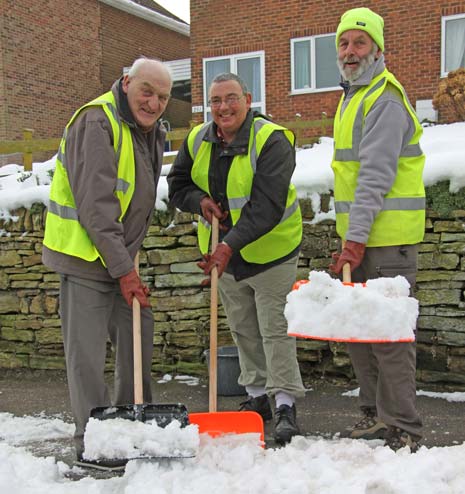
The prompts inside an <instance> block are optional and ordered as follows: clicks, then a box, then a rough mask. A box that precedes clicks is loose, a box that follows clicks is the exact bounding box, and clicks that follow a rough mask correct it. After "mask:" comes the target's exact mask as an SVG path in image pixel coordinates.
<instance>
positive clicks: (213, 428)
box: [189, 412, 265, 442]
mask: <svg viewBox="0 0 465 494" xmlns="http://www.w3.org/2000/svg"><path fill="white" fill-rule="evenodd" d="M189 422H190V423H191V424H197V425H198V426H199V433H200V434H203V433H207V434H208V435H210V436H211V437H217V436H222V435H224V434H247V433H256V434H260V441H262V442H263V441H264V440H265V434H264V428H263V419H262V417H261V415H260V414H258V413H257V412H202V413H190V414H189Z"/></svg>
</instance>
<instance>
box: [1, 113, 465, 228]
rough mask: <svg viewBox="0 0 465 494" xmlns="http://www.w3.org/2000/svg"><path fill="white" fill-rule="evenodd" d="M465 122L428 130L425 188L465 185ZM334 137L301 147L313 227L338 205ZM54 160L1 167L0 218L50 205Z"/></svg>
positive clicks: (300, 189) (300, 170) (161, 186)
mask: <svg viewBox="0 0 465 494" xmlns="http://www.w3.org/2000/svg"><path fill="white" fill-rule="evenodd" d="M464 135H465V122H458V123H454V124H449V125H433V126H430V127H425V128H424V129H423V136H422V138H421V141H420V144H421V147H422V149H423V151H424V153H425V155H426V163H425V170H424V173H423V179H424V182H425V185H432V184H434V183H437V182H438V181H441V180H450V187H449V189H450V192H451V193H456V192H458V191H459V190H460V189H461V188H462V187H465V166H464V164H465V146H464V145H463V136H464ZM332 154H333V139H332V138H330V137H322V138H321V140H320V143H319V144H316V145H314V146H313V147H312V148H310V149H301V148H299V149H297V152H296V169H295V171H294V175H293V176H292V183H293V184H294V185H295V187H296V189H297V194H298V196H299V198H309V199H311V202H312V207H313V211H314V212H315V218H314V220H312V223H316V222H319V221H322V220H324V219H326V218H331V219H334V218H335V213H334V205H333V203H331V205H330V206H331V209H330V211H329V212H322V211H321V210H320V209H321V207H320V206H321V201H320V194H326V193H328V192H329V191H330V190H331V189H332V187H333V172H332V170H331V166H330V165H331V158H332ZM54 168H55V158H52V159H50V160H48V161H46V162H44V163H34V164H33V170H32V172H24V171H23V167H22V166H19V165H15V164H12V165H7V166H3V167H1V168H0V218H3V219H9V218H11V219H12V220H14V218H13V217H12V215H11V214H10V211H11V210H14V209H16V208H19V207H21V206H25V207H30V206H31V205H32V204H33V203H35V202H40V203H43V204H46V205H48V195H49V191H50V181H51V175H52V170H53V169H54ZM169 169H170V165H164V166H163V169H162V174H161V177H160V181H159V183H158V190H157V202H156V205H155V206H156V208H157V209H159V210H164V209H166V204H167V201H168V184H167V182H166V175H167V174H168V171H169Z"/></svg>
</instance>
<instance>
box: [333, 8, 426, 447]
mask: <svg viewBox="0 0 465 494" xmlns="http://www.w3.org/2000/svg"><path fill="white" fill-rule="evenodd" d="M383 28H384V21H383V18H382V17H381V16H379V15H378V14H376V13H375V12H373V11H371V10H370V9H368V8H356V9H351V10H349V11H347V12H346V13H345V14H344V15H343V16H342V17H341V21H340V24H339V26H338V28H337V33H336V48H337V54H338V66H339V70H340V73H341V75H342V79H343V82H342V87H343V89H344V93H343V95H342V97H341V100H340V103H339V107H338V109H337V113H336V116H335V119H334V121H335V124H334V142H335V150H334V157H333V162H332V168H333V171H334V177H335V181H334V197H335V208H336V227H337V232H338V234H339V235H340V237H341V238H342V239H343V240H345V246H344V247H343V249H342V252H341V254H340V255H339V254H335V256H334V257H335V260H336V262H335V264H333V265H332V266H331V268H332V270H333V271H334V272H336V273H340V272H341V270H342V267H343V265H344V264H346V263H349V264H350V269H351V271H352V281H355V282H364V281H366V280H367V279H370V278H378V277H394V276H397V275H402V276H404V277H405V278H406V279H407V280H408V281H409V283H410V285H411V286H412V287H413V285H414V284H415V278H416V271H417V245H418V243H419V242H421V241H422V239H423V235H424V227H425V211H424V210H425V191H424V186H423V182H422V172H423V166H424V162H425V157H424V155H423V153H422V150H421V148H420V145H419V140H420V137H421V135H422V127H421V126H420V124H419V122H418V119H417V117H416V115H415V113H414V111H413V109H412V107H411V105H410V103H409V101H408V99H407V96H406V94H405V91H404V88H403V87H402V85H401V84H400V83H399V82H398V81H397V79H396V78H395V77H394V75H393V74H392V73H391V72H389V71H388V70H387V69H386V67H385V65H384V56H383V51H384V35H383ZM361 324H363V321H361ZM348 347H349V354H350V357H351V360H352V364H353V366H354V369H355V374H356V377H357V379H358V382H359V384H360V408H361V410H362V412H363V415H364V416H363V418H362V420H361V421H360V422H358V423H357V424H355V425H354V426H353V427H350V428H348V429H347V430H346V431H344V432H343V433H342V436H345V437H351V438H364V439H370V438H376V437H377V438H380V437H384V438H385V443H386V445H387V446H389V447H391V448H392V449H394V450H397V449H400V448H402V447H405V446H409V447H410V450H411V451H412V452H414V451H416V449H417V448H418V442H419V440H420V438H421V427H422V423H421V420H420V417H419V416H418V413H417V410H416V405H415V388H416V384H415V367H416V351H415V343H382V344H379V343H378V344H363V343H351V344H349V345H348Z"/></svg>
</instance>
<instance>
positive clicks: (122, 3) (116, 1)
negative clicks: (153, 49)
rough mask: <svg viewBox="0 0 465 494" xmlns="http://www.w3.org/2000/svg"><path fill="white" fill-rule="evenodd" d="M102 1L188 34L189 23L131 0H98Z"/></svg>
mask: <svg viewBox="0 0 465 494" xmlns="http://www.w3.org/2000/svg"><path fill="white" fill-rule="evenodd" d="M99 1H100V2H102V3H105V4H107V5H109V6H110V7H114V8H115V9H119V10H122V11H124V12H127V13H128V14H131V15H135V16H136V17H140V18H142V19H145V20H146V21H149V22H153V23H154V24H157V25H159V26H162V27H165V28H167V29H171V30H172V31H176V32H177V33H180V34H183V35H184V36H190V26H189V24H184V23H183V22H178V21H175V20H174V19H170V18H169V17H166V16H164V15H162V14H160V13H159V12H156V11H154V10H151V9H148V8H147V7H143V6H142V5H139V4H137V3H134V2H131V0H99Z"/></svg>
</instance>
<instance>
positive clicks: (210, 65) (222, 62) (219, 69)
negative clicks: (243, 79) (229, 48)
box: [205, 58, 231, 101]
mask: <svg viewBox="0 0 465 494" xmlns="http://www.w3.org/2000/svg"><path fill="white" fill-rule="evenodd" d="M223 72H231V62H230V60H229V58H222V59H219V60H209V61H208V62H206V63H205V91H208V88H209V87H210V84H211V82H212V80H213V79H214V77H215V76H217V75H218V74H222V73H223ZM205 101H208V94H206V95H205Z"/></svg>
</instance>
